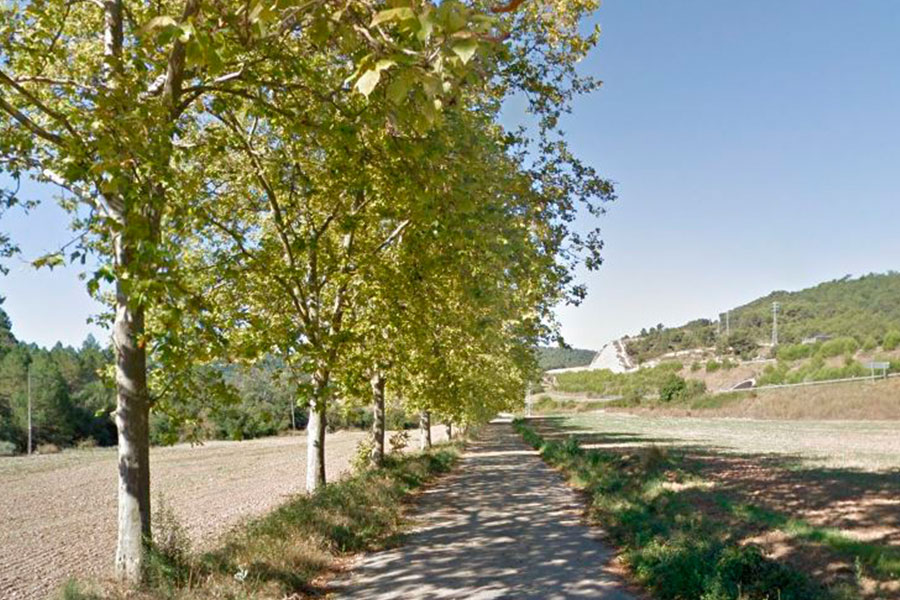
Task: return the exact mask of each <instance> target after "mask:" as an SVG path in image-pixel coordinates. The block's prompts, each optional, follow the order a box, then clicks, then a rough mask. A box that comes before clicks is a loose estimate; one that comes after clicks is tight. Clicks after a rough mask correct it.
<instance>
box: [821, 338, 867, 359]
mask: <svg viewBox="0 0 900 600" xmlns="http://www.w3.org/2000/svg"><path fill="white" fill-rule="evenodd" d="M858 349H859V342H857V341H856V338H852V337H840V338H835V339H833V340H828V341H827V342H824V343H823V344H822V345H821V347H820V348H819V350H818V352H817V353H816V355H817V356H821V357H822V358H831V357H833V356H840V355H842V354H853V353H854V352H856V351H857V350H858Z"/></svg>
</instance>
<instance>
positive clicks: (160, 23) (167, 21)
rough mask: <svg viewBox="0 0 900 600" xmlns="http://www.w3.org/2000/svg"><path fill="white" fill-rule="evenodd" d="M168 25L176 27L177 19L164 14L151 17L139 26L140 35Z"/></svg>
mask: <svg viewBox="0 0 900 600" xmlns="http://www.w3.org/2000/svg"><path fill="white" fill-rule="evenodd" d="M168 27H178V21H176V20H175V19H173V18H172V17H167V16H165V15H163V16H160V17H153V18H152V19H150V20H149V21H147V23H145V24H144V26H143V27H141V35H144V34H147V33H152V32H154V31H158V30H160V29H166V28H168Z"/></svg>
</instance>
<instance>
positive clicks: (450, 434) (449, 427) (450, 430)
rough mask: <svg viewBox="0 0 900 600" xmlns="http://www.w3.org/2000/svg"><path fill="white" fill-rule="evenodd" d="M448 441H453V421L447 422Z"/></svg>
mask: <svg viewBox="0 0 900 600" xmlns="http://www.w3.org/2000/svg"><path fill="white" fill-rule="evenodd" d="M447 439H448V440H452V439H453V421H447Z"/></svg>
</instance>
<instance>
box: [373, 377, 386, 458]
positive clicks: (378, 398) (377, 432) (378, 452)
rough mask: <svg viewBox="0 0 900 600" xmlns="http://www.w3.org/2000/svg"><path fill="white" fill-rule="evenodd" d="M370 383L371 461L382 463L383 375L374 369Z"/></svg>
mask: <svg viewBox="0 0 900 600" xmlns="http://www.w3.org/2000/svg"><path fill="white" fill-rule="evenodd" d="M370 383H371V385H372V413H373V414H372V416H373V417H374V419H373V421H372V441H373V442H374V445H373V446H372V463H373V464H374V465H376V466H379V467H380V466H381V465H383V464H384V384H385V381H384V375H382V373H381V372H380V371H377V370H376V371H375V373H374V374H373V375H372V379H371V381H370Z"/></svg>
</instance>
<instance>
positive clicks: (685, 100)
mask: <svg viewBox="0 0 900 600" xmlns="http://www.w3.org/2000/svg"><path fill="white" fill-rule="evenodd" d="M596 20H597V21H598V22H599V23H600V24H601V26H602V28H603V35H602V37H601V44H600V47H599V48H598V49H597V50H596V51H595V52H594V53H593V55H592V56H591V57H590V58H589V59H587V60H586V61H585V62H584V63H583V70H584V71H585V72H588V73H591V74H594V75H596V76H598V77H599V78H601V79H603V81H604V86H603V88H602V89H601V90H600V91H599V92H597V93H596V94H594V95H592V96H591V97H589V98H583V99H581V100H580V101H579V102H578V103H577V105H576V107H575V111H574V114H573V115H571V116H570V117H568V118H567V119H566V120H565V121H564V126H565V128H566V129H567V130H568V132H569V139H570V140H571V142H572V144H573V146H574V148H575V150H576V151H577V152H578V154H579V155H580V156H581V157H582V158H584V159H585V160H586V161H587V162H589V163H591V164H593V165H594V166H595V167H596V168H598V169H599V170H600V172H602V173H603V174H604V175H606V176H608V177H609V178H610V179H612V180H614V181H615V182H617V188H618V194H619V197H620V198H619V200H618V201H617V202H616V203H615V204H613V205H610V206H609V212H608V214H607V215H605V216H604V217H603V218H602V220H601V222H600V224H601V227H602V230H603V233H604V239H605V241H606V250H605V253H604V254H605V260H606V262H605V264H604V265H603V267H601V269H600V270H599V271H597V272H595V273H590V274H585V277H584V278H585V280H586V281H587V283H588V285H589V292H590V295H589V297H588V299H587V300H586V301H585V302H584V303H583V304H582V305H581V306H580V307H577V308H563V309H561V310H560V317H561V320H562V323H563V333H564V334H565V337H566V339H567V341H569V342H570V343H572V344H573V345H576V346H582V347H591V348H597V347H599V346H600V345H601V344H602V343H604V342H606V341H608V340H610V339H612V338H614V337H617V336H620V335H623V334H626V333H634V332H636V331H639V330H640V329H641V327H645V326H651V325H655V324H656V323H659V322H662V323H664V324H667V325H676V324H679V323H682V322H684V321H687V320H689V319H692V318H696V317H702V316H708V317H712V316H714V315H715V314H716V313H718V312H719V311H722V310H725V309H726V308H730V307H733V306H735V305H738V304H742V303H744V302H746V301H749V300H752V299H753V298H756V297H757V296H759V295H762V294H766V293H768V292H770V291H772V290H773V289H799V288H803V287H807V286H809V285H814V284H816V283H818V282H820V281H822V280H826V279H833V278H837V277H841V276H843V275H846V274H848V273H852V274H857V275H858V274H862V273H867V272H871V271H886V270H888V269H898V268H900V235H898V234H900V219H898V217H900V208H898V204H900V191H898V189H900V186H898V181H897V180H898V176H900V36H898V35H897V33H898V31H900V2H896V1H895V0H880V1H879V0H865V1H862V2H853V3H849V2H837V1H836V0H829V1H822V0H819V1H816V2H813V1H801V0H791V1H790V2H776V1H775V0H765V1H761V2H722V1H721V0H690V1H688V2H672V1H671V0H608V1H607V2H606V3H605V4H604V5H603V7H602V8H601V9H600V11H599V12H598V13H597V16H596ZM66 223H67V220H66V218H65V216H64V215H62V214H61V213H60V211H59V210H58V209H56V208H55V207H54V206H53V205H52V203H48V204H45V205H44V206H43V207H41V208H40V209H38V211H36V212H35V213H34V214H32V215H31V217H30V218H28V219H23V218H19V217H11V218H7V219H4V223H3V229H4V230H7V231H12V233H13V235H14V236H15V237H16V239H17V240H18V241H19V243H20V245H21V246H22V248H23V250H24V253H23V256H24V257H27V258H34V257H35V256H37V255H39V254H41V253H42V252H44V251H48V250H53V249H54V248H55V247H56V246H58V245H59V244H60V243H62V242H64V241H66V240H68V239H69V237H70V235H71V234H69V233H68V232H67V230H66ZM0 295H3V296H6V297H7V300H6V303H5V304H4V308H5V309H6V310H7V312H8V313H9V314H10V316H11V318H12V320H13V325H14V328H13V331H14V333H15V334H16V335H17V336H18V337H19V338H20V339H24V340H26V341H36V342H38V343H40V344H44V345H50V344H53V343H55V342H56V340H62V341H63V342H64V343H71V344H78V343H80V342H81V340H82V339H83V338H84V336H85V335H86V334H87V333H88V332H90V331H93V332H94V333H95V334H96V335H97V336H98V338H100V337H103V338H105V337H106V336H107V334H105V333H104V332H102V331H100V330H97V329H96V328H92V326H89V325H87V324H86V323H85V320H86V318H87V316H88V315H90V314H92V313H94V312H96V311H97V307H96V306H95V305H93V304H92V303H91V302H90V301H89V300H88V298H87V295H86V293H85V291H84V284H83V282H81V281H79V280H78V279H77V270H76V269H65V270H60V269H57V270H55V271H53V272H44V271H42V272H37V273H35V272H34V271H32V270H30V269H29V268H28V267H27V266H25V265H24V264H23V263H21V262H19V261H14V262H13V264H12V273H11V274H10V275H9V276H8V277H6V278H3V279H0Z"/></svg>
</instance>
